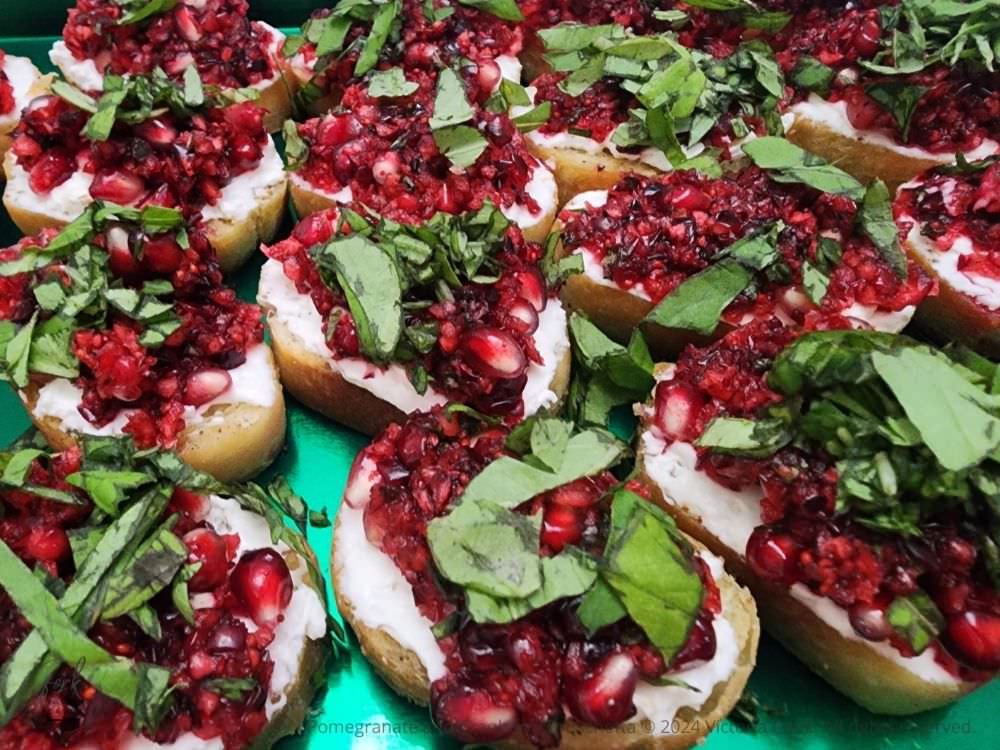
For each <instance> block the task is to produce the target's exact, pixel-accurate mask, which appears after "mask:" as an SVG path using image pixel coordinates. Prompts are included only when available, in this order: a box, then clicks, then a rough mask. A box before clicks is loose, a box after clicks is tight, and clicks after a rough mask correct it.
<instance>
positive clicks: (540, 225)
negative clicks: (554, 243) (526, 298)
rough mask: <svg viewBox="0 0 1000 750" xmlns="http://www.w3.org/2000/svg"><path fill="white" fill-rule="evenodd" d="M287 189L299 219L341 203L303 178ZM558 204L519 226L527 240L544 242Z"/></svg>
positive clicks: (293, 182)
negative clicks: (534, 219) (528, 223)
mask: <svg viewBox="0 0 1000 750" xmlns="http://www.w3.org/2000/svg"><path fill="white" fill-rule="evenodd" d="M289 185H290V187H289V191H290V193H291V196H292V205H293V206H294V207H295V212H296V213H297V214H298V216H299V218H300V219H304V218H305V217H306V216H310V215H311V214H316V213H319V212H320V211H325V210H327V209H328V208H336V207H338V206H340V205H342V204H339V203H337V202H336V201H334V200H333V199H331V198H330V197H329V196H328V195H325V194H323V193H320V192H318V191H316V190H313V189H312V188H311V187H309V186H308V185H307V184H306V183H305V181H304V180H301V179H289ZM557 210H558V206H557V205H556V206H552V208H551V209H550V210H549V211H546V212H545V213H544V214H542V215H541V216H539V217H538V219H537V220H536V221H535V222H534V223H533V224H531V225H530V226H527V227H521V231H522V233H523V234H524V237H525V239H526V240H528V241H529V242H545V238H546V237H548V236H549V229H550V228H551V226H552V222H553V221H554V220H555V218H556V212H557Z"/></svg>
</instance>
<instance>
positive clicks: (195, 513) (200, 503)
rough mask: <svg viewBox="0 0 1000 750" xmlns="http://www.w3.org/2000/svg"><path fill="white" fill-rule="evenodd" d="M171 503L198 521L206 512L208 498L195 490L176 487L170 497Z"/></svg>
mask: <svg viewBox="0 0 1000 750" xmlns="http://www.w3.org/2000/svg"><path fill="white" fill-rule="evenodd" d="M170 502H171V504H173V506H174V507H175V508H177V509H178V510H179V511H181V512H182V513H186V514H187V515H188V516H190V517H191V518H192V519H193V520H195V521H200V520H201V519H202V518H204V517H205V514H206V513H208V505H209V503H208V498H207V497H205V496H204V495H199V494H198V493H197V492H192V491H191V490H186V489H184V488H182V487H178V488H177V489H175V490H174V494H173V496H172V497H171V498H170Z"/></svg>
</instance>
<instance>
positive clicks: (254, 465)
mask: <svg viewBox="0 0 1000 750" xmlns="http://www.w3.org/2000/svg"><path fill="white" fill-rule="evenodd" d="M267 361H268V363H269V365H270V367H271V370H272V377H273V379H274V383H275V389H276V392H277V395H276V398H275V400H274V403H272V404H271V405H270V406H267V407H264V406H259V405H256V404H245V403H243V404H220V405H218V406H215V407H212V408H210V409H209V410H208V411H206V412H205V414H203V415H202V416H203V417H205V420H204V421H203V422H202V423H200V424H193V425H189V426H188V427H187V428H186V429H185V430H184V432H183V433H182V434H181V437H180V440H179V442H178V445H177V448H176V451H177V455H178V456H180V457H181V459H182V460H184V461H185V462H186V463H188V464H190V465H191V466H193V467H194V468H196V469H199V470H201V471H204V472H206V473H208V474H211V475H212V476H214V477H216V478H217V479H219V480H221V481H223V482H241V481H245V480H248V479H251V478H252V477H254V476H256V475H257V474H259V473H260V472H261V471H262V470H263V469H265V468H266V467H268V466H270V464H271V463H272V462H273V461H274V459H275V458H276V457H277V456H278V453H279V452H280V451H281V448H282V447H283V446H284V444H285V399H284V395H283V394H282V391H281V385H280V383H278V373H277V370H276V369H275V367H274V359H273V357H272V356H271V353H270V351H268V353H267ZM42 385H43V384H41V383H36V382H32V383H29V384H28V386H27V387H26V388H24V389H23V390H22V391H21V400H22V401H24V405H25V407H27V410H28V415H29V416H30V417H31V420H32V422H34V424H35V427H37V428H38V430H39V432H41V433H42V434H43V435H44V436H45V439H46V440H47V441H48V443H49V445H51V446H52V448H53V449H54V450H58V451H62V450H66V449H67V448H69V447H71V446H72V445H73V444H74V443H75V439H74V437H73V433H70V432H68V431H67V430H66V429H65V428H64V427H63V423H62V421H61V420H60V419H59V418H57V417H53V416H41V415H39V414H37V413H36V411H37V409H36V406H37V404H38V394H39V390H40V389H41V387H42ZM216 417H221V419H220V420H219V421H215V418H216Z"/></svg>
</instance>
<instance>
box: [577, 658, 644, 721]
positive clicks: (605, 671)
mask: <svg viewBox="0 0 1000 750" xmlns="http://www.w3.org/2000/svg"><path fill="white" fill-rule="evenodd" d="M638 684H639V670H638V669H637V668H636V666H635V663H634V662H633V661H632V658H631V657H630V656H628V655H627V654H622V653H616V654H611V655H610V656H608V657H606V658H605V659H604V661H602V662H601V663H600V664H599V665H598V666H597V669H596V670H594V672H593V674H592V675H590V676H589V677H586V678H584V679H583V680H575V679H572V678H567V679H566V685H565V687H564V694H565V697H566V703H567V704H568V705H569V709H570V711H571V712H572V713H573V716H575V717H576V718H577V719H579V720H580V721H582V722H584V723H586V724H590V725H591V726H595V727H613V726H617V725H618V724H621V723H622V722H624V721H626V720H628V719H629V718H630V717H631V716H633V715H634V714H635V706H634V705H633V704H632V696H633V695H635V688H636V685H638Z"/></svg>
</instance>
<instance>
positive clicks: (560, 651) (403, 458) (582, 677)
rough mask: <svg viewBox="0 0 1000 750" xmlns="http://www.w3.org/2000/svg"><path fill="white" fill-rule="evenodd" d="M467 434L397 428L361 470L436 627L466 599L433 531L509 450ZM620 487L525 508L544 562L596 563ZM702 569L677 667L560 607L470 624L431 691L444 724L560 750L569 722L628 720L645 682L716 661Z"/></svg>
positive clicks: (582, 483)
mask: <svg viewBox="0 0 1000 750" xmlns="http://www.w3.org/2000/svg"><path fill="white" fill-rule="evenodd" d="M477 424H478V423H477ZM466 427H467V425H463V424H460V423H459V421H458V418H457V417H455V416H447V415H446V414H445V413H444V412H443V411H441V410H439V409H436V410H434V411H433V412H431V413H426V414H420V415H416V416H413V417H411V418H410V419H409V420H408V421H407V422H406V423H405V424H403V425H392V426H390V427H389V428H388V429H387V430H386V431H385V432H384V433H383V434H382V435H381V436H379V437H378V438H377V439H376V440H375V442H374V443H372V444H371V445H370V446H369V447H368V448H367V449H365V451H364V452H363V453H362V454H360V455H359V457H358V459H357V461H356V463H355V466H356V467H360V466H362V465H364V466H365V467H366V470H368V468H367V467H369V466H371V465H374V467H375V475H374V478H375V483H374V486H373V487H372V490H371V494H370V499H369V500H368V503H367V505H366V506H365V509H364V525H365V532H366V535H367V537H368V540H369V541H370V542H371V543H372V544H374V545H376V546H377V547H378V548H379V549H381V550H382V551H383V552H385V553H386V554H387V555H389V556H390V557H391V558H392V559H393V561H394V562H395V563H396V565H397V566H398V567H399V569H400V571H401V572H402V573H403V575H404V576H405V578H406V580H407V581H408V582H409V584H410V585H411V586H412V587H413V594H414V600H415V601H416V604H417V606H418V607H419V608H420V611H421V612H422V613H423V614H424V615H425V616H426V617H428V618H429V619H430V620H431V621H433V622H441V621H442V620H444V619H446V618H447V617H448V616H449V615H452V614H454V613H456V612H459V611H460V610H461V609H462V607H463V602H464V597H463V594H462V592H461V591H460V590H458V589H456V588H455V587H454V586H452V585H451V584H449V583H447V582H446V581H443V580H442V579H441V578H440V577H439V576H438V575H437V574H436V573H435V569H434V563H433V559H432V557H431V552H430V548H429V547H428V544H427V539H426V529H427V523H428V522H429V521H430V520H432V519H433V518H436V517H438V516H441V515H444V514H445V513H447V512H448V511H449V509H450V507H451V504H452V503H453V502H454V501H455V500H456V498H458V497H459V496H460V495H461V493H462V491H463V490H464V488H465V486H466V485H467V484H468V483H469V482H470V481H471V479H472V478H473V477H474V476H476V475H477V474H478V473H479V472H480V471H481V470H482V469H483V468H484V467H485V466H486V465H487V464H488V463H490V462H491V461H492V460H494V459H495V458H497V457H499V456H500V455H502V454H504V452H505V449H504V440H505V438H506V431H505V430H500V429H491V428H486V427H483V426H478V427H476V428H473V429H471V430H469V429H466ZM356 472H357V469H356V470H355V472H354V473H356ZM352 476H353V474H352ZM616 484H617V480H616V479H615V478H614V476H613V475H611V474H610V473H609V472H605V473H603V474H601V475H599V476H597V477H591V478H586V479H580V480H577V481H575V482H573V483H571V484H568V485H565V486H563V487H560V488H558V489H556V490H553V491H551V492H547V493H544V494H542V495H539V496H538V497H535V498H534V499H532V500H530V501H528V502H527V503H525V504H524V505H523V506H521V507H520V508H518V511H519V512H524V513H528V514H534V513H537V512H539V511H541V512H542V513H543V516H544V519H545V520H544V526H543V531H542V541H541V548H540V552H541V554H543V555H546V556H548V555H554V554H557V553H558V552H559V551H560V550H561V549H562V548H563V547H564V546H565V545H566V544H574V545H577V546H579V547H580V548H582V549H583V550H585V551H588V552H591V553H594V554H599V553H600V552H601V551H602V550H603V548H604V544H605V541H606V534H607V514H608V511H609V491H610V490H611V489H612V488H613V487H614V486H615V485H616ZM698 569H699V573H700V575H701V576H702V578H703V580H704V582H705V584H706V591H707V593H706V596H705V603H704V605H703V606H704V609H703V611H702V614H701V616H700V617H699V620H698V625H696V627H695V628H694V629H693V631H692V635H691V638H690V640H689V641H688V643H687V644H686V645H685V648H684V649H683V650H682V651H681V652H680V653H679V654H678V655H677V657H676V658H675V659H674V660H673V662H672V663H671V664H669V665H668V664H665V663H664V660H663V658H662V656H661V655H660V652H659V651H658V650H657V649H656V648H655V647H653V646H652V645H651V644H650V643H649V641H648V639H647V638H646V636H645V635H644V634H643V633H642V631H641V630H640V629H639V628H638V627H637V626H636V625H635V624H634V623H632V622H631V621H630V620H628V619H627V618H626V620H624V621H622V622H620V623H618V624H615V625H613V626H610V627H606V628H603V629H601V630H600V631H598V632H597V633H596V634H594V635H590V636H588V635H587V634H586V632H585V631H584V629H583V627H582V626H581V624H580V622H579V620H578V619H577V616H576V614H575V607H574V603H573V602H568V601H559V602H556V603H554V604H551V605H549V606H547V607H545V608H543V609H541V610H538V611H536V612H533V613H532V614H530V615H528V616H527V617H524V618H522V619H520V620H517V621H515V622H513V623H511V624H510V625H503V626H501V625H477V624H475V623H473V622H471V621H466V620H462V621H461V622H462V625H461V626H460V627H459V628H458V630H457V631H455V632H453V633H452V634H450V635H448V636H447V637H445V638H444V639H443V640H441V641H439V643H440V644H441V647H442V649H443V650H444V653H445V656H446V659H447V666H448V675H447V676H445V677H443V678H441V679H439V680H437V681H436V682H434V683H433V685H432V686H431V696H432V699H431V710H432V715H433V716H434V719H435V721H436V723H437V724H438V726H440V727H441V728H442V729H444V730H445V731H447V732H448V733H449V734H451V735H452V736H454V737H456V738H458V739H459V740H461V741H464V742H491V741H497V740H500V739H503V738H505V737H508V736H509V735H510V734H511V733H512V732H514V731H515V730H516V729H518V728H520V729H521V730H523V731H524V732H525V734H526V736H527V737H528V739H529V740H530V741H531V742H533V743H534V744H535V745H537V746H540V747H554V746H556V745H557V744H558V743H559V732H560V725H561V723H562V722H563V721H564V720H565V719H568V718H570V716H571V717H572V718H574V719H576V720H578V721H581V722H584V723H587V724H590V725H592V726H599V727H609V726H615V725H617V724H620V723H621V722H623V721H625V720H627V719H628V718H629V717H631V716H632V715H633V714H634V713H635V708H634V706H633V704H632V695H633V693H634V691H635V688H636V685H637V683H638V680H639V678H640V677H642V678H645V679H656V678H657V677H660V676H662V675H663V674H665V673H666V672H668V671H672V670H677V669H679V668H680V667H681V666H683V665H684V664H688V663H691V662H695V661H697V660H701V659H711V658H712V657H713V656H714V654H715V640H714V630H713V629H712V627H711V623H712V618H713V617H714V615H715V614H718V613H719V612H720V611H721V609H720V607H721V604H720V601H719V597H718V589H717V588H716V587H715V583H714V581H713V580H712V576H711V573H710V572H709V570H708V568H707V566H704V565H698ZM564 706H566V707H568V708H569V710H570V716H567V715H566V714H565V712H564V710H563V707H564Z"/></svg>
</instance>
